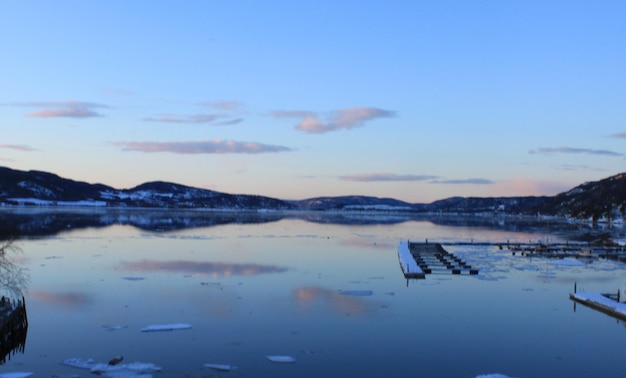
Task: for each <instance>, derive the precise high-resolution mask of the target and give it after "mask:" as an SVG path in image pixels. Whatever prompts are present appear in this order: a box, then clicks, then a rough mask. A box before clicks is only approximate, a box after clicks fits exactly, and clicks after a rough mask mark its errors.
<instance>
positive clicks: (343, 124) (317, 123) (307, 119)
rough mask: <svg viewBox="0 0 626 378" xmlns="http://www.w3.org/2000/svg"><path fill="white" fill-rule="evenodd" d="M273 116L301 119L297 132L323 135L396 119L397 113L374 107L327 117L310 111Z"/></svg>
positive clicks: (349, 109) (280, 113)
mask: <svg viewBox="0 0 626 378" xmlns="http://www.w3.org/2000/svg"><path fill="white" fill-rule="evenodd" d="M272 115H273V116H274V117H277V118H301V120H300V122H299V123H298V124H297V125H296V126H295V128H296V130H300V131H304V132H306V133H309V134H323V133H327V132H330V131H337V130H343V129H346V130H349V129H353V128H355V127H361V126H363V125H364V124H365V122H368V121H372V120H375V119H378V118H389V117H394V116H395V112H393V111H390V110H384V109H379V108H373V107H354V108H347V109H339V110H335V111H332V112H330V113H329V114H328V115H326V116H325V117H322V116H321V115H320V114H317V113H314V112H309V111H275V112H273V113H272Z"/></svg>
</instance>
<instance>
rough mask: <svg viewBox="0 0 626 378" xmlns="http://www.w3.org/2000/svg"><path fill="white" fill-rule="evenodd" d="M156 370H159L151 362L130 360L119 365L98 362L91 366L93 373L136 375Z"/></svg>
mask: <svg viewBox="0 0 626 378" xmlns="http://www.w3.org/2000/svg"><path fill="white" fill-rule="evenodd" d="M157 371H161V368H160V367H159V366H156V365H155V364H153V363H151V362H131V363H129V364H121V365H109V364H104V363H99V364H96V365H94V367H92V368H91V372H92V373H95V374H105V375H110V374H111V373H113V374H115V375H116V376H117V375H124V376H127V375H130V376H133V375H137V374H145V373H155V372H157Z"/></svg>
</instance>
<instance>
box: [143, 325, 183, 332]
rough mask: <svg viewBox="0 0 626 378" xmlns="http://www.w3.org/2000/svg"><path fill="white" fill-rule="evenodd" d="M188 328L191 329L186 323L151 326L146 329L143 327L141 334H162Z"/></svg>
mask: <svg viewBox="0 0 626 378" xmlns="http://www.w3.org/2000/svg"><path fill="white" fill-rule="evenodd" d="M189 328H191V324H187V323H172V324H153V325H149V326H147V327H143V328H142V329H141V332H162V331H174V330H180V329H189Z"/></svg>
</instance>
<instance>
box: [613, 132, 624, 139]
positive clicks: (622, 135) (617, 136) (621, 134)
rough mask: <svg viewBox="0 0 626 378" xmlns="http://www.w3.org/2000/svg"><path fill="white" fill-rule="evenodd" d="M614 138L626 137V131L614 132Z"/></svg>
mask: <svg viewBox="0 0 626 378" xmlns="http://www.w3.org/2000/svg"><path fill="white" fill-rule="evenodd" d="M611 137H612V138H617V139H626V133H618V134H613V135H611Z"/></svg>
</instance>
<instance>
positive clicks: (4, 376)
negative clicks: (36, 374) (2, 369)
mask: <svg viewBox="0 0 626 378" xmlns="http://www.w3.org/2000/svg"><path fill="white" fill-rule="evenodd" d="M31 375H33V373H31V372H21V371H14V372H10V373H0V378H26V377H30V376H31Z"/></svg>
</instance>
